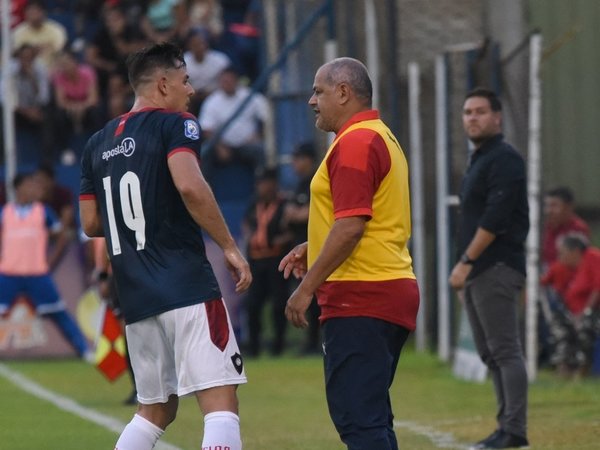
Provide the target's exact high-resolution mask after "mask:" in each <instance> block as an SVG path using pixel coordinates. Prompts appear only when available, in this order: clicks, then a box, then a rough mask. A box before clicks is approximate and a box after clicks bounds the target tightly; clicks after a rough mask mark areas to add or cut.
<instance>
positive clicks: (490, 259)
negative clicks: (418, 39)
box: [449, 89, 529, 449]
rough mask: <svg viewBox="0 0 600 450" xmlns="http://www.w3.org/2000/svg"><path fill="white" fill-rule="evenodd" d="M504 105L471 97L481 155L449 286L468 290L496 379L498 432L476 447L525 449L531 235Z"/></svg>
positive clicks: (467, 192) (472, 169)
mask: <svg viewBox="0 0 600 450" xmlns="http://www.w3.org/2000/svg"><path fill="white" fill-rule="evenodd" d="M501 109H502V108H501V104H500V101H499V100H498V98H497V97H496V95H495V94H494V93H493V92H492V91H489V90H487V89H475V90H473V91H471V92H470V93H469V94H467V97H466V100H465V103H464V107H463V126H464V129H465V133H466V134H467V137H468V138H469V140H471V142H472V143H473V145H474V147H475V150H474V152H473V155H472V157H471V160H470V163H469V166H468V168H467V172H466V174H465V176H464V179H463V182H462V187H461V192H460V197H461V209H462V224H461V227H460V236H459V242H460V249H461V255H462V256H461V257H460V260H459V261H458V263H457V264H456V266H455V267H454V269H453V270H452V274H451V275H450V280H449V281H450V285H451V286H452V287H453V288H454V289H457V290H463V289H464V299H465V307H466V310H467V314H468V316H469V321H470V323H471V327H472V329H473V336H474V339H475V345H476V347H477V351H478V353H479V355H480V357H481V359H482V360H483V362H484V363H485V364H486V365H487V367H488V369H489V370H490V373H491V375H492V380H493V383H494V388H495V391H496V399H497V403H498V414H497V420H498V429H497V430H496V431H494V432H493V433H492V434H491V435H490V436H489V437H487V438H486V439H483V440H482V441H480V442H478V443H477V444H475V447H474V448H478V449H483V448H494V449H497V448H521V447H525V446H527V445H528V441H527V372H526V369H525V359H524V357H523V350H522V348H521V341H520V338H519V326H518V319H517V307H518V299H519V294H520V291H521V289H522V287H523V284H524V280H525V246H524V242H525V238H526V237H527V232H528V230H529V218H528V217H529V216H528V211H529V208H528V204H527V183H526V170H525V163H524V161H523V158H522V157H521V156H520V155H519V153H517V151H516V150H515V149H514V148H512V147H511V146H510V145H509V144H507V143H506V142H504V140H503V136H502V134H501V130H502V112H501Z"/></svg>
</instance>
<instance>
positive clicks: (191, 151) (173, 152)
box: [167, 147, 196, 159]
mask: <svg viewBox="0 0 600 450" xmlns="http://www.w3.org/2000/svg"><path fill="white" fill-rule="evenodd" d="M181 152H185V153H191V154H192V155H196V152H195V151H194V150H192V149H191V148H187V147H178V148H174V149H173V150H171V151H170V152H169V153H168V154H167V159H168V158H170V157H171V156H173V155H174V154H175V153H181Z"/></svg>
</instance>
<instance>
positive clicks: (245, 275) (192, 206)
mask: <svg viewBox="0 0 600 450" xmlns="http://www.w3.org/2000/svg"><path fill="white" fill-rule="evenodd" d="M168 165H169V171H170V172H171V177H172V178H173V183H174V184H175V187H176V188H177V190H178V191H179V194H180V195H181V198H182V200H183V202H184V204H185V206H186V208H187V210H188V212H189V213H190V215H191V216H192V218H193V219H194V221H195V222H196V223H197V224H198V225H200V226H201V227H202V228H203V229H204V230H205V231H206V232H207V233H208V235H209V236H210V237H211V238H212V239H213V240H214V241H215V242H216V243H217V245H219V247H221V249H222V250H223V253H224V254H225V259H226V261H227V263H228V265H229V266H230V271H231V272H232V275H233V276H234V279H235V280H236V290H237V291H244V290H246V289H247V288H248V287H249V286H250V283H251V282H252V275H251V274H250V268H249V266H248V263H247V262H246V260H245V258H244V257H243V256H242V254H241V252H240V250H239V249H238V247H237V245H236V243H235V240H234V239H233V237H232V236H231V233H230V232H229V228H228V227H227V224H226V223H225V219H223V215H222V214H221V211H220V210H219V207H218V205H217V202H216V200H215V197H214V195H213V193H212V190H211V189H210V187H209V186H208V183H207V182H206V180H205V179H204V176H203V175H202V172H201V171H200V166H199V165H198V159H197V157H196V155H195V154H194V153H192V152H186V151H182V152H177V153H174V154H172V155H171V156H170V157H169V159H168Z"/></svg>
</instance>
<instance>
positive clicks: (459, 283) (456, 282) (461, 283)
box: [448, 262, 473, 290]
mask: <svg viewBox="0 0 600 450" xmlns="http://www.w3.org/2000/svg"><path fill="white" fill-rule="evenodd" d="M471 270H473V266H472V265H471V264H464V263H461V262H459V263H458V264H456V265H455V266H454V269H452V273H451V274H450V278H448V282H449V283H450V286H451V287H452V288H453V289H456V290H459V289H462V288H464V287H465V282H466V280H467V277H468V276H469V274H470V273H471Z"/></svg>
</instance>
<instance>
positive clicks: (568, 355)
mask: <svg viewBox="0 0 600 450" xmlns="http://www.w3.org/2000/svg"><path fill="white" fill-rule="evenodd" d="M558 254H559V261H560V263H561V264H562V266H556V265H555V266H553V268H552V269H551V270H550V271H548V273H547V274H546V276H545V277H544V278H542V283H544V284H547V285H549V286H551V287H552V288H553V289H554V291H555V292H556V294H557V295H558V296H559V298H560V300H561V302H562V303H563V304H564V305H565V307H566V314H564V318H563V320H559V321H557V322H556V323H555V324H554V327H555V333H554V335H555V336H559V337H560V338H559V339H558V341H557V343H556V352H555V354H554V355H553V362H554V363H556V364H557V367H558V369H559V372H561V373H563V374H565V375H572V374H576V373H581V372H585V371H586V369H587V368H588V367H589V366H590V364H591V360H592V350H593V343H594V340H595V336H596V334H597V331H596V330H597V329H598V325H600V321H599V320H598V319H599V318H600V317H599V314H598V304H599V303H600V249H599V248H596V247H592V246H591V245H590V243H589V240H588V239H587V237H586V236H585V235H583V234H581V233H568V234H566V235H565V236H563V237H562V238H561V240H560V243H559V246H558Z"/></svg>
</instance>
